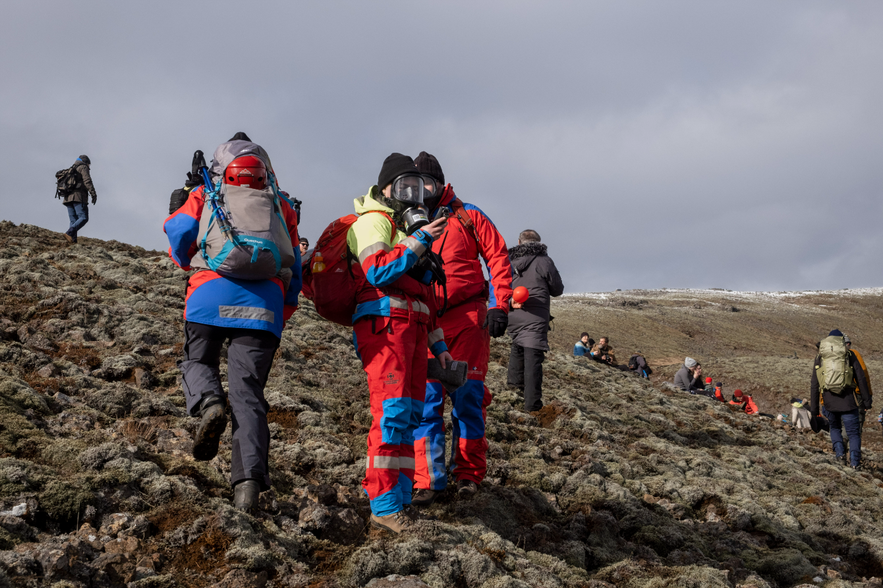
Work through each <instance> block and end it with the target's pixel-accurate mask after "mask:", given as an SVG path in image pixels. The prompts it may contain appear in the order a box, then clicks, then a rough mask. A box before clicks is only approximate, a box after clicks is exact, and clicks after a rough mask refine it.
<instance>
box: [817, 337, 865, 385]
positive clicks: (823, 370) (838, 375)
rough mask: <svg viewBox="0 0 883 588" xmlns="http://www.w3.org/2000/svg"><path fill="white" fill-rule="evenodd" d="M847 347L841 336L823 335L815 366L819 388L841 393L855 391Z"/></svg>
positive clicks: (853, 375)
mask: <svg viewBox="0 0 883 588" xmlns="http://www.w3.org/2000/svg"><path fill="white" fill-rule="evenodd" d="M849 359H850V358H849V349H847V348H846V342H845V341H844V340H843V337H842V336H840V337H837V336H836V335H835V336H831V337H825V338H824V339H822V341H821V343H819V361H818V363H817V364H816V366H815V370H816V379H818V381H819V389H821V390H822V391H823V392H824V391H827V392H831V393H833V394H843V393H845V392H854V391H855V374H854V373H853V371H852V365H851V362H850V361H849Z"/></svg>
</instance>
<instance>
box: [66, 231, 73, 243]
mask: <svg viewBox="0 0 883 588" xmlns="http://www.w3.org/2000/svg"><path fill="white" fill-rule="evenodd" d="M64 238H65V239H67V242H68V243H73V242H74V238H73V237H71V236H70V235H68V234H67V233H64Z"/></svg>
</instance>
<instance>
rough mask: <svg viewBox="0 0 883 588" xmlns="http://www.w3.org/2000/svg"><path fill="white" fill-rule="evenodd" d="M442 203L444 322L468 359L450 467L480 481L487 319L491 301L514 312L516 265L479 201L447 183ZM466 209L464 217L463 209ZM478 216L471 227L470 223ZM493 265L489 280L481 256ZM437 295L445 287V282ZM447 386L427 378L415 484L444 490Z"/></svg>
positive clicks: (454, 350) (436, 247) (454, 349)
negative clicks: (445, 222) (474, 202)
mask: <svg viewBox="0 0 883 588" xmlns="http://www.w3.org/2000/svg"><path fill="white" fill-rule="evenodd" d="M439 207H444V208H445V209H446V210H447V212H448V213H450V214H451V215H452V216H451V218H449V219H448V225H447V228H446V229H445V232H444V233H443V234H442V236H441V237H439V238H438V239H436V240H435V241H434V242H433V244H432V250H433V251H434V252H436V253H438V254H440V255H441V257H442V259H443V260H444V264H445V276H446V278H447V295H448V305H447V311H446V312H445V314H444V315H443V316H442V317H441V318H440V319H439V321H438V324H439V326H440V327H441V328H442V329H443V331H444V334H445V343H447V345H448V349H449V351H450V353H451V355H452V356H453V357H454V359H455V360H458V361H465V362H467V364H468V366H469V372H468V381H467V382H466V384H465V385H464V386H462V387H461V388H459V389H458V390H457V391H456V392H453V393H450V396H451V401H452V403H453V411H452V413H451V421H452V426H453V431H452V433H453V435H452V441H453V442H452V447H451V461H452V464H451V467H452V472H451V473H452V474H453V476H454V477H455V478H456V479H457V480H471V481H473V482H475V483H476V484H481V481H482V480H483V479H484V476H485V473H486V472H487V457H486V454H487V439H486V438H485V419H486V418H487V407H488V405H489V404H490V403H491V400H492V398H493V396H492V395H491V393H490V391H488V389H487V386H485V384H484V380H485V376H486V374H487V368H488V360H489V356H490V335H489V334H488V330H487V327H486V326H485V318H486V316H487V311H488V301H490V307H491V308H500V309H503V310H504V311H505V312H507V313H508V311H509V299H510V298H511V297H512V266H511V265H510V263H509V253H508V249H507V247H506V241H505V240H504V239H503V237H502V236H501V235H500V233H499V231H497V228H496V227H495V226H494V223H493V222H491V220H490V219H489V218H488V217H487V215H486V214H484V212H482V211H481V210H480V209H479V208H478V207H476V206H473V205H471V204H464V203H463V202H461V201H460V200H458V199H457V196H456V195H455V194H454V190H453V188H452V187H451V185H450V184H448V185H447V186H446V187H445V189H444V191H443V192H442V195H441V199H440V201H439ZM463 215H465V216H466V218H465V219H463V220H461V219H460V218H458V216H463ZM464 220H465V221H471V223H472V225H473V226H472V227H468V226H467V225H468V224H469V223H468V222H463V221H464ZM479 257H481V259H483V260H484V262H485V264H486V265H487V270H488V274H489V275H490V283H488V281H487V280H486V279H485V277H484V272H483V270H482V262H481V259H479ZM436 296H437V298H439V299H441V297H442V296H443V292H442V291H441V290H440V289H438V290H437V292H436ZM444 401H445V390H444V388H443V387H442V385H441V384H440V383H439V382H437V381H429V382H427V383H426V398H425V400H424V404H423V416H422V418H421V421H420V425H419V426H418V427H417V430H416V431H415V433H414V437H415V442H414V457H415V461H416V467H415V474H414V487H415V488H430V489H432V490H437V491H438V490H443V489H444V488H445V487H446V486H447V474H448V472H447V467H446V464H445V453H446V452H445V426H444V418H443V412H444Z"/></svg>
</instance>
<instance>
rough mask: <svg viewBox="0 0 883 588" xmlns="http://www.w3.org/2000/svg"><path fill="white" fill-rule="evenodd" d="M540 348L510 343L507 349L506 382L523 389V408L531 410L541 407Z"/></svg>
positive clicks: (544, 355)
mask: <svg viewBox="0 0 883 588" xmlns="http://www.w3.org/2000/svg"><path fill="white" fill-rule="evenodd" d="M545 359H546V352H545V351H543V350H542V349H533V348H531V347H522V346H521V345H516V344H515V343H513V344H512V347H511V349H510V350H509V374H508V378H507V379H508V384H509V385H510V386H518V387H519V388H521V389H523V390H524V409H525V410H527V411H528V412H533V411H535V410H539V409H541V408H543V360H545Z"/></svg>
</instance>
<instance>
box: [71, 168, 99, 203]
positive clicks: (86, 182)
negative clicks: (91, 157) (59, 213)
mask: <svg viewBox="0 0 883 588" xmlns="http://www.w3.org/2000/svg"><path fill="white" fill-rule="evenodd" d="M73 168H74V169H75V170H76V171H77V173H78V174H80V181H79V182H77V187H76V188H74V189H73V190H71V191H70V192H68V193H67V194H66V195H65V197H64V203H65V204H67V203H69V202H87V200H88V196H87V194H92V195H95V186H93V185H92V176H91V175H90V174H89V164H87V163H85V162H84V161H82V160H79V159H78V160H77V162H76V163H75V164H74V165H73Z"/></svg>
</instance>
